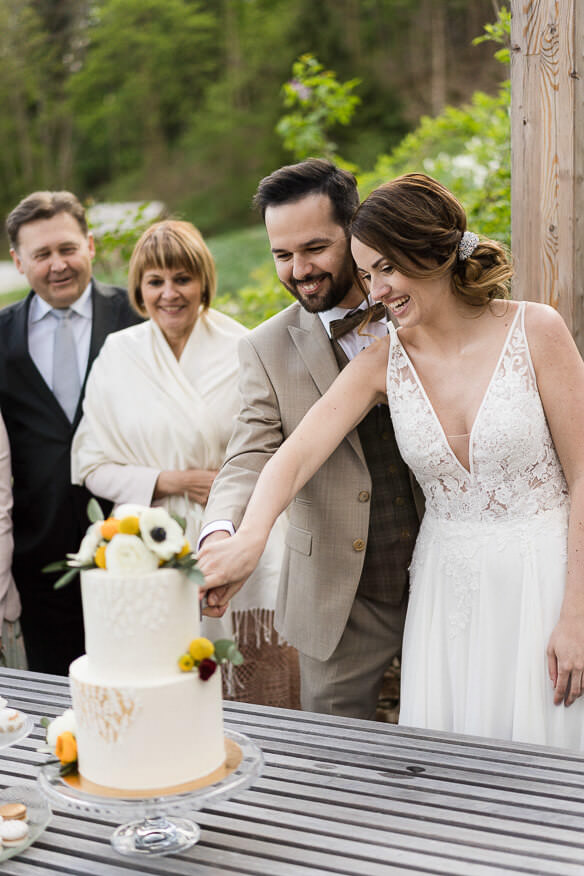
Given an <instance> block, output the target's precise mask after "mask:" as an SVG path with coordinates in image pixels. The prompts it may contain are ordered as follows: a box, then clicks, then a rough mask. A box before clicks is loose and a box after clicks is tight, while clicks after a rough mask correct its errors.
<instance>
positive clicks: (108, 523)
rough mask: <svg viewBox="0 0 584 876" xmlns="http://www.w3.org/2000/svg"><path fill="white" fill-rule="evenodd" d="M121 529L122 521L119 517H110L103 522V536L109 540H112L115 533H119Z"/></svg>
mask: <svg viewBox="0 0 584 876" xmlns="http://www.w3.org/2000/svg"><path fill="white" fill-rule="evenodd" d="M119 531H120V521H119V520H118V519H117V517H108V518H107V520H104V521H103V523H102V524H101V534H102V537H103V538H105V539H106V540H107V541H111V540H112V538H113V537H114V535H117V534H118V532H119Z"/></svg>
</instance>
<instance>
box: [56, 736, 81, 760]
mask: <svg viewBox="0 0 584 876" xmlns="http://www.w3.org/2000/svg"><path fill="white" fill-rule="evenodd" d="M55 754H56V755H57V757H58V758H59V760H60V761H61V763H62V764H66V763H73V761H75V760H77V740H76V739H75V737H74V736H73V734H72V733H71V731H70V730H65V731H64V732H63V733H61V734H60V735H59V736H57V745H56V746H55Z"/></svg>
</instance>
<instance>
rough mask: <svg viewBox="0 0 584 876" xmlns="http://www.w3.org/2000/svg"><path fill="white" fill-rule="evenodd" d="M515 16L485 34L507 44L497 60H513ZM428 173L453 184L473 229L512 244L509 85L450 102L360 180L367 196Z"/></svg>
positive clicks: (504, 16)
mask: <svg viewBox="0 0 584 876" xmlns="http://www.w3.org/2000/svg"><path fill="white" fill-rule="evenodd" d="M509 28H510V15H509V13H508V11H507V9H506V8H505V7H503V8H502V9H501V10H500V11H499V15H498V18H497V21H496V22H495V24H493V25H487V26H486V27H485V31H486V33H485V35H484V37H479V38H478V40H477V41H480V42H482V41H484V40H495V42H497V43H501V44H503V45H504V48H503V49H501V50H498V52H497V59H498V60H499V61H501V62H502V63H503V64H508V62H509V51H508V41H509ZM420 170H422V171H424V172H426V173H428V174H430V175H431V176H434V177H436V178H437V179H439V180H440V181H441V182H443V183H444V185H446V186H448V187H449V188H450V189H451V190H452V191H453V192H454V194H455V195H456V196H457V197H458V198H459V199H460V200H461V201H462V203H463V204H464V206H465V208H466V211H467V215H468V221H469V227H470V228H472V229H473V230H475V231H477V232H479V233H482V234H485V235H487V236H489V237H493V238H495V239H498V240H501V241H502V242H504V243H506V244H507V245H509V243H510V237H511V124H510V84H509V81H508V80H506V81H505V82H503V83H502V84H501V86H500V88H499V92H498V94H496V95H494V96H492V95H488V94H485V93H484V92H482V91H476V92H475V93H474V94H473V95H472V97H471V100H470V102H469V103H466V104H464V105H463V106H461V107H454V106H447V107H446V108H445V109H444V111H443V112H442V113H440V114H439V115H438V116H436V117H435V118H431V117H429V116H424V117H423V118H422V119H421V121H420V124H419V125H418V127H417V128H416V129H415V130H414V131H412V132H411V133H410V134H408V135H407V136H406V137H405V138H404V139H403V140H402V142H401V143H400V144H399V145H398V146H397V147H396V148H395V149H394V150H392V151H391V152H390V153H388V154H384V155H380V156H379V157H378V159H377V161H376V163H375V167H374V169H373V170H372V171H371V172H369V173H365V174H362V175H361V176H360V178H359V185H360V191H361V194H362V196H365V195H367V194H368V193H369V192H370V191H371V190H372V189H373V188H375V187H376V186H379V185H381V184H382V183H384V182H386V181H387V180H389V179H392V178H393V177H395V176H398V175H399V174H402V173H409V172H413V171H420Z"/></svg>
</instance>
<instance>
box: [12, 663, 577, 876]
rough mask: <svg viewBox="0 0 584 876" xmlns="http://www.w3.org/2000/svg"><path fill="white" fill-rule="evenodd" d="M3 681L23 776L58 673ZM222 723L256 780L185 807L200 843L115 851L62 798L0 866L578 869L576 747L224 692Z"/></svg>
mask: <svg viewBox="0 0 584 876" xmlns="http://www.w3.org/2000/svg"><path fill="white" fill-rule="evenodd" d="M0 694H2V695H3V696H5V697H6V698H7V699H8V702H9V705H11V706H13V707H15V708H19V709H22V710H23V711H25V712H27V713H28V714H29V715H30V716H31V717H33V718H34V719H35V729H34V731H33V733H32V735H31V736H29V737H28V738H27V739H24V740H22V741H21V742H20V743H18V744H17V745H15V746H13V747H12V748H8V749H4V750H2V751H0V786H2V787H8V786H10V785H14V784H19V783H21V782H23V781H29V780H30V781H31V782H34V781H35V779H36V776H37V773H38V768H39V766H40V765H42V764H43V763H44V762H45V760H46V755H43V754H40V753H38V752H37V750H36V749H37V747H38V745H39V744H40V743H41V741H42V740H43V736H44V733H43V731H42V729H41V728H40V726H39V724H38V719H39V718H40V717H42V716H43V715H47V716H48V717H53V716H54V715H57V714H60V713H61V712H62V711H64V709H65V708H67V707H68V706H69V704H70V700H69V689H68V683H67V681H66V679H63V678H59V677H56V676H50V675H41V674H38V673H31V672H18V671H16V670H0ZM225 722H226V725H227V726H228V727H229V728H230V729H232V730H237V731H239V732H241V733H244V734H245V735H246V736H249V737H250V738H252V739H253V740H254V741H256V742H257V743H258V744H259V745H260V746H261V748H262V750H263V752H264V757H265V767H264V770H263V773H262V775H261V776H260V777H259V778H258V779H257V780H256V782H255V784H254V785H253V787H252V788H250V789H248V790H247V791H244V792H243V793H242V794H241V795H240V796H238V797H236V798H233V799H231V800H229V801H223V802H220V803H217V804H216V805H214V806H213V807H209V808H206V809H204V810H202V811H199V812H194V813H193V818H194V820H195V821H196V822H197V823H198V824H199V825H200V827H201V840H200V842H199V843H198V844H197V845H196V846H194V847H192V848H191V849H189V850H188V851H187V852H186V853H184V854H182V855H179V856H172V857H155V858H144V857H122V856H120V855H118V854H117V853H116V852H114V850H113V849H112V848H111V846H110V842H109V837H110V835H111V833H112V830H113V829H114V827H115V826H116V824H115V822H112V821H111V820H105V819H99V818H90V817H86V816H77V815H76V814H75V813H73V812H71V811H67V810H61V811H60V810H57V809H56V808H55V807H53V811H54V815H53V819H52V821H51V823H50V824H49V826H48V828H47V829H46V831H45V832H44V833H43V834H42V835H41V836H40V837H39V838H38V840H37V841H36V843H34V844H33V845H31V846H30V847H29V848H28V849H26V850H25V851H24V852H23V853H22V854H20V855H17V856H15V857H13V858H11V859H10V860H8V861H5V862H4V863H3V864H1V865H0V876H3V874H10V876H44V874H56V873H58V874H71V876H76V874H79V876H81V874H89V876H124V874H126V876H127V874H162V873H170V874H175V876H179V874H190V876H210V874H219V876H235V874H238V876H240V874H246V876H263V874H265V876H308V874H328V876H331V874H349V876H354V874H363V876H381V874H396V873H401V874H415V873H425V874H460V876H475V874H476V876H487V874H489V876H494V874H505V873H518V874H530V873H533V874H535V873H537V874H559V876H571V874H574V876H576V874H579V876H582V874H584V755H581V754H578V753H573V752H565V751H560V750H557V749H550V748H542V747H537V746H529V745H515V744H508V743H498V742H496V741H491V740H488V739H478V738H471V737H464V736H454V735H452V734H445V733H429V732H423V731H419V730H411V729H407V728H402V727H395V726H393V725H388V724H381V723H376V722H369V721H357V720H352V719H346V718H343V719H341V718H331V717H327V716H322V715H315V714H311V713H302V712H294V711H287V710H279V709H271V708H266V707H261V706H250V705H242V704H232V703H226V705H225Z"/></svg>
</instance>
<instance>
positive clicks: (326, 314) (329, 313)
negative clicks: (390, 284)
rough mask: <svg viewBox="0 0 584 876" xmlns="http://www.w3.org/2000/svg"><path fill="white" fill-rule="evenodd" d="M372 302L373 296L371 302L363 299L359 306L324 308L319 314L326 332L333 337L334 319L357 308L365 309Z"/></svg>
mask: <svg viewBox="0 0 584 876" xmlns="http://www.w3.org/2000/svg"><path fill="white" fill-rule="evenodd" d="M372 303H373V302H372V301H371V298H370V299H369V302H367V301H363V302H362V303H361V304H360V305H359V306H358V307H331V309H330V310H322V311H321V312H320V313H318V314H317V315H318V316H319V318H320V321H321V322H322V324H323V326H324V330H325V332H326V333H327V335H328V336H329V338H330V337H331V329H330V325H331V322H332V321H333V319H344V317H345V316H346V315H347V314H348V313H353V312H354V311H355V310H365V308H366V307H368V306H369V305H371V304H372ZM379 322H382V323H387V319H386V318H385V317H384V318H383V319H380V320H379Z"/></svg>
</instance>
